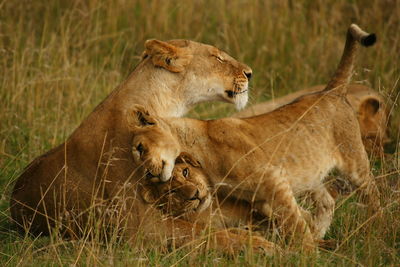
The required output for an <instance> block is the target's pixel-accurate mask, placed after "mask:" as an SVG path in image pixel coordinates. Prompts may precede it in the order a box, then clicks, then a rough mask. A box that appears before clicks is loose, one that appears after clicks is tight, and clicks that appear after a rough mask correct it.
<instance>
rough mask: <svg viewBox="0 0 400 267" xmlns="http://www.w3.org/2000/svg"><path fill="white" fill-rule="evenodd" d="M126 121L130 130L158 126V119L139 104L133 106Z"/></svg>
mask: <svg viewBox="0 0 400 267" xmlns="http://www.w3.org/2000/svg"><path fill="white" fill-rule="evenodd" d="M126 120H127V121H128V126H129V127H130V128H137V127H140V128H141V127H146V126H150V125H155V124H157V120H156V118H155V117H153V116H151V115H150V113H149V111H148V110H147V109H146V108H145V107H144V106H142V105H137V104H135V105H133V107H132V109H131V110H130V111H128V112H127V114H126Z"/></svg>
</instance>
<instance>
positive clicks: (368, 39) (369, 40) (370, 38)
mask: <svg viewBox="0 0 400 267" xmlns="http://www.w3.org/2000/svg"><path fill="white" fill-rule="evenodd" d="M360 43H361V44H362V45H363V46H366V47H368V46H371V45H373V44H375V43H376V35H375V33H371V34H369V35H367V36H364V37H362V38H361V41H360Z"/></svg>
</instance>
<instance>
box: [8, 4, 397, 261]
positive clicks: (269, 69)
mask: <svg viewBox="0 0 400 267" xmlns="http://www.w3.org/2000/svg"><path fill="white" fill-rule="evenodd" d="M352 22H356V23H358V24H359V25H361V27H363V28H364V29H366V30H368V31H370V32H375V33H377V35H378V43H377V45H376V46H375V47H372V48H369V49H360V50H359V51H360V53H359V57H358V60H357V64H356V69H355V70H356V74H355V75H354V77H353V81H356V82H360V83H363V84H366V85H369V86H371V87H373V88H375V89H376V90H378V91H379V92H381V93H382V94H383V95H384V96H385V97H386V98H387V99H388V103H392V104H395V105H393V106H392V110H391V112H392V120H391V124H390V130H391V138H392V141H393V142H392V143H391V144H390V145H389V147H388V151H390V152H391V153H390V154H388V155H387V156H385V158H382V159H380V160H379V161H377V162H374V163H372V165H373V166H374V174H375V176H376V177H377V181H378V183H379V186H380V189H381V191H382V202H383V206H384V207H385V210H384V214H383V216H382V218H378V219H372V220H370V218H369V217H368V215H367V214H366V212H365V211H364V210H363V208H360V207H358V206H357V205H356V204H355V201H354V200H353V199H342V200H340V201H339V203H338V208H337V211H336V213H335V217H334V222H333V224H332V227H331V229H330V231H329V233H328V234H327V236H328V237H329V238H334V239H337V240H338V241H339V245H340V246H339V248H338V249H337V250H334V251H320V253H319V254H318V255H311V256H306V255H302V254H300V253H299V254H296V253H293V254H292V255H290V256H287V257H279V256H276V257H264V256H262V255H253V254H251V253H246V252H245V253H243V254H241V255H238V256H237V257H227V256H224V255H222V254H219V253H217V252H213V251H203V250H190V249H186V250H185V249H182V250H178V251H169V252H168V251H167V252H162V251H158V250H157V249H156V248H151V247H148V248H138V247H129V246H126V245H125V244H121V243H111V244H110V243H107V244H101V243H98V242H94V241H85V240H80V241H65V240H61V239H60V238H58V237H57V236H54V237H46V238H37V239H33V238H32V237H29V236H27V237H24V236H21V235H19V234H18V233H16V231H15V228H14V226H13V225H12V224H11V222H10V218H9V210H8V201H9V195H10V191H11V189H12V186H13V184H14V181H15V179H16V178H17V177H18V175H19V173H21V171H22V169H23V167H24V166H26V165H27V164H28V163H29V162H30V161H31V160H32V159H34V158H35V157H36V156H38V155H40V154H41V153H43V152H45V151H47V150H48V149H50V148H52V147H54V146H55V145H57V144H59V143H61V142H62V141H63V140H64V139H65V138H66V137H67V136H68V135H69V134H70V133H71V132H72V131H73V129H74V128H76V127H77V126H78V125H79V123H80V121H82V120H83V118H84V117H85V116H86V115H88V114H89V113H90V111H91V110H93V108H94V107H95V106H96V105H97V104H98V103H99V102H100V101H101V100H102V99H104V98H105V97H106V96H107V95H108V94H109V93H110V92H111V91H112V90H113V89H114V88H115V87H116V86H117V85H118V84H119V83H121V82H122V81H123V80H124V79H125V78H126V77H127V75H128V74H129V73H130V72H131V71H132V69H133V68H134V66H135V65H136V64H137V63H138V60H139V58H140V55H141V52H142V50H143V44H144V41H145V40H146V39H149V38H157V39H160V40H167V39H174V38H185V39H192V40H196V41H200V42H204V43H209V44H212V45H215V46H217V47H219V48H221V49H223V50H225V51H227V52H228V53H230V54H231V55H232V56H234V57H235V58H237V59H239V60H241V61H244V62H245V63H247V64H248V65H250V66H251V67H252V68H253V72H254V76H253V77H254V79H253V80H252V83H251V87H252V88H251V103H256V102H260V101H262V100H266V99H271V98H273V97H277V96H281V95H285V94H286V93H289V92H292V91H294V90H298V89H302V88H306V87H309V86H312V85H315V84H320V83H324V82H326V81H328V79H329V77H330V75H331V74H332V72H333V71H334V69H335V68H336V65H337V63H338V61H339V57H340V55H341V52H342V48H343V45H344V38H345V32H346V29H347V27H348V25H349V24H350V23H352ZM399 29H400V4H399V2H398V1H396V0H387V1H380V0H370V1H362V0H353V1H345V0H338V1H334V0H329V1H322V0H314V1H312V0H301V1H289V0H288V1H284V0H283V1H278V0H275V1H255V0H254V1H250V0H249V1H245V0H240V1H239V0H237V1H228V0H226V1H223V0H209V1H148V0H136V1H124V0H119V1H100V0H88V1H71V0H65V1H28V0H20V1H7V0H3V1H0V99H1V106H0V125H1V126H0V193H1V195H0V265H2V266H4V265H12V266H14V265H23V266H31V265H40V266H42V265H44V266H47V265H48V266H52V265H71V264H72V265H74V264H76V265H117V266H125V265H139V266H141V265H145V266H147V265H152V266H153V265H174V264H177V265H181V266H187V265H192V266H198V265H218V266H219V265H265V264H271V265H276V266H278V265H279V266H280V265H289V264H290V265H304V266H309V265H346V266H349V265H371V266H375V265H395V264H398V263H399V262H400V233H399V231H400V230H399V229H400V207H399V200H400V194H399V190H400V182H399V173H398V172H399V170H400V157H399V140H400V138H399V132H400V131H399V125H400V110H399V102H400V100H399V93H400V89H399V88H400V84H399V82H400V81H399V79H400V65H399V64H400V32H399ZM233 112H234V110H233V108H232V107H231V106H229V105H227V104H222V103H209V104H203V105H200V106H199V107H197V108H196V109H195V110H193V111H192V112H191V113H190V114H189V115H190V116H192V117H199V118H215V117H223V116H227V115H229V114H232V113H233Z"/></svg>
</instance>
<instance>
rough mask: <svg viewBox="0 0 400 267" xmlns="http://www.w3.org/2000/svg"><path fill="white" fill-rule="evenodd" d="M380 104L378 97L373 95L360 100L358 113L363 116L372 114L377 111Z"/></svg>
mask: <svg viewBox="0 0 400 267" xmlns="http://www.w3.org/2000/svg"><path fill="white" fill-rule="evenodd" d="M380 106H381V103H380V101H379V99H377V98H374V97H369V98H366V99H363V100H362V102H361V104H360V110H359V113H360V114H361V115H362V116H365V117H367V116H374V115H375V114H376V113H377V112H378V111H379V108H380Z"/></svg>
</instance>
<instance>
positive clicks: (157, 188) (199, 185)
mask: <svg viewBox="0 0 400 267" xmlns="http://www.w3.org/2000/svg"><path fill="white" fill-rule="evenodd" d="M141 196H142V198H143V199H144V200H145V201H146V202H147V203H149V204H154V205H156V207H157V208H159V209H161V210H162V211H163V213H164V214H168V215H172V216H184V217H188V216H191V215H192V214H193V213H199V212H201V211H203V210H205V209H206V208H208V207H209V206H210V204H211V200H212V195H211V191H210V190H209V185H208V179H207V176H206V174H205V173H204V171H203V170H202V168H201V166H200V163H199V162H198V161H197V160H195V159H194V158H193V157H192V156H191V155H190V154H188V153H185V152H182V153H181V154H180V155H179V156H178V158H177V159H176V161H175V167H174V170H173V172H172V177H171V179H169V180H168V181H167V182H160V181H159V179H157V178H156V179H152V178H150V179H148V180H147V181H145V182H144V183H143V190H142V191H141Z"/></svg>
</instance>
